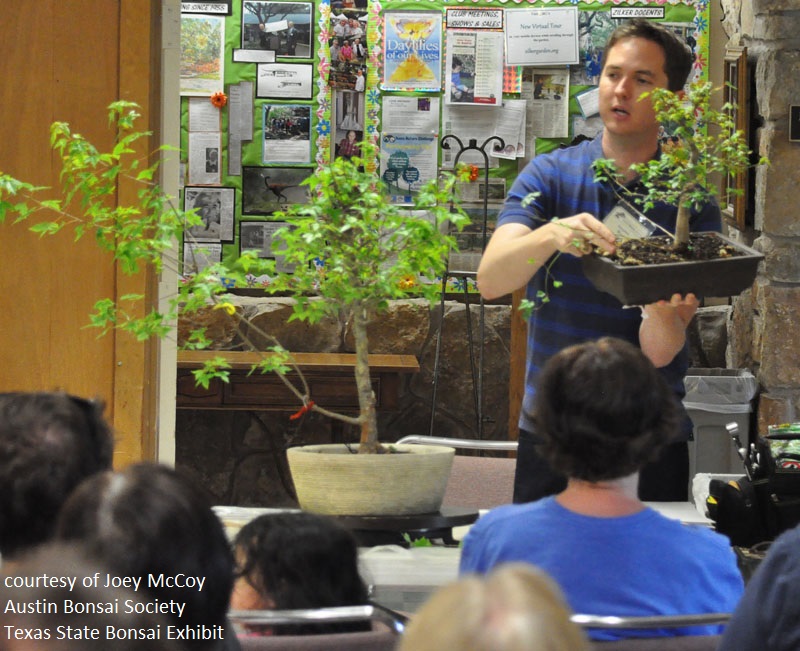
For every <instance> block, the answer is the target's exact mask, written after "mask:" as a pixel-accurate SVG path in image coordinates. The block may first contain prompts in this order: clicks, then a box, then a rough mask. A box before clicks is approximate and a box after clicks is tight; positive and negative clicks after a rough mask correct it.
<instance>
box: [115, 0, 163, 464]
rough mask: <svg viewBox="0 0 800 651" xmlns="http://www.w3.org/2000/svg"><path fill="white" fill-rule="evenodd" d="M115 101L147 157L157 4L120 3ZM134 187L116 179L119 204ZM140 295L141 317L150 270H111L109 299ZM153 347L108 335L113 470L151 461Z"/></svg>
mask: <svg viewBox="0 0 800 651" xmlns="http://www.w3.org/2000/svg"><path fill="white" fill-rule="evenodd" d="M119 20H120V30H119V34H120V37H119V38H120V43H119V92H118V97H119V98H120V99H125V100H130V101H134V102H136V103H137V104H139V105H140V107H141V114H142V117H141V118H140V120H139V128H141V129H144V130H147V131H149V132H151V135H150V136H149V137H148V138H142V139H141V140H139V141H138V143H137V147H138V150H139V151H140V152H141V154H142V155H143V156H153V155H155V154H154V152H156V150H157V149H158V147H159V145H160V144H161V143H160V116H161V97H162V90H161V0H146V1H143V0H120V15H119ZM136 192H137V187H136V183H135V182H134V181H132V180H126V179H121V180H120V182H119V188H118V199H119V201H120V202H125V201H135V198H136ZM125 294H143V295H144V296H145V301H144V305H143V306H142V307H141V308H140V313H141V314H142V315H143V314H144V313H145V312H146V311H147V309H148V308H149V307H151V306H153V305H155V304H156V303H157V300H158V279H157V278H156V276H155V274H154V272H153V271H152V270H149V269H148V270H146V271H143V272H142V273H141V274H138V275H136V276H128V275H125V274H124V273H122V270H121V269H120V267H119V265H118V266H117V270H116V289H115V295H116V298H117V299H118V298H119V297H121V296H124V295H125ZM158 354H159V346H158V342H155V341H146V342H137V341H135V340H134V339H133V338H132V337H131V336H130V335H129V334H127V333H115V334H114V393H113V396H114V398H113V405H112V413H113V422H114V429H115V431H116V432H117V435H118V438H117V446H116V450H115V454H114V465H115V467H120V466H125V465H128V464H129V463H134V462H136V461H141V460H154V459H155V458H156V423H157V416H156V415H157V409H158V387H159V383H158V366H159V360H158Z"/></svg>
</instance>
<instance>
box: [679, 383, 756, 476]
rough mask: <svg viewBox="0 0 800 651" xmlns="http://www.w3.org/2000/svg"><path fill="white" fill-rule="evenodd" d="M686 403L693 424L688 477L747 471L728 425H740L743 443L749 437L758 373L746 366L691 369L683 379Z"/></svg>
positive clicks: (684, 402) (740, 473) (684, 404)
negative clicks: (747, 368) (732, 423)
mask: <svg viewBox="0 0 800 651" xmlns="http://www.w3.org/2000/svg"><path fill="white" fill-rule="evenodd" d="M684 386H685V387H686V396H685V398H684V399H683V406H684V407H685V408H686V411H687V412H688V413H689V417H690V418H691V419H692V423H693V424H694V440H693V441H692V442H690V445H689V477H694V476H695V475H696V474H697V473H713V474H720V473H722V474H724V473H738V474H739V475H742V474H744V465H743V463H742V460H741V459H740V458H739V455H738V454H737V452H736V447H735V446H734V444H733V442H732V440H731V436H730V434H729V433H728V431H727V430H726V429H725V425H727V424H728V423H731V422H735V423H736V424H737V425H738V426H739V439H740V440H741V442H742V444H743V445H747V442H748V441H749V440H750V412H751V411H752V405H751V403H750V401H751V400H752V399H753V398H754V397H755V395H756V393H757V391H758V382H757V381H756V378H755V376H754V375H753V374H752V373H750V371H748V370H746V369H726V368H690V369H689V370H688V371H687V374H686V379H685V380H684Z"/></svg>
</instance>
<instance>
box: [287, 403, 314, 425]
mask: <svg viewBox="0 0 800 651" xmlns="http://www.w3.org/2000/svg"><path fill="white" fill-rule="evenodd" d="M313 407H314V401H313V400H309V401H308V402H303V406H302V407H300V409H299V410H298V411H297V412H296V413H294V414H292V415H291V416H289V420H297V419H298V418H300V416H302V415H303V414H305V413H306V412H308V411H311V409H312V408H313Z"/></svg>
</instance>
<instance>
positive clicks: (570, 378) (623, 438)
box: [534, 337, 680, 482]
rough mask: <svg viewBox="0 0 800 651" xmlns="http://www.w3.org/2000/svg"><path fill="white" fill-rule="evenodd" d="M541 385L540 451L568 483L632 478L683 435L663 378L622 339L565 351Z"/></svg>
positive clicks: (606, 339)
mask: <svg viewBox="0 0 800 651" xmlns="http://www.w3.org/2000/svg"><path fill="white" fill-rule="evenodd" d="M537 386H538V389H537V391H536V401H535V406H534V414H535V422H536V431H537V433H538V434H539V435H540V437H541V441H542V444H541V452H542V455H543V456H544V457H545V458H546V459H547V460H548V461H549V462H550V464H551V466H552V467H553V469H554V470H557V471H558V472H560V473H562V474H564V475H566V476H567V477H572V478H575V479H581V480H584V481H589V482H598V481H605V480H609V479H618V478H621V477H626V476H628V475H631V474H633V473H634V472H636V471H637V470H638V469H639V468H641V467H642V466H643V465H644V464H645V463H647V462H649V461H652V460H653V459H655V458H656V457H657V456H658V453H659V452H660V451H661V449H662V448H663V447H664V446H665V445H666V444H667V443H670V442H671V441H672V440H674V439H675V437H676V435H677V433H678V432H679V431H680V428H679V427H678V422H679V415H678V409H677V402H676V398H675V396H674V394H673V393H672V392H671V391H670V390H669V387H668V386H667V383H666V381H665V380H664V378H663V377H662V375H661V373H659V372H658V370H657V369H656V368H655V367H654V366H653V365H652V364H651V363H650V361H649V360H648V359H647V358H646V357H645V356H644V355H643V354H642V352H641V351H640V350H639V349H638V348H636V347H635V346H633V345H632V344H630V343H628V342H625V341H622V340H621V339H615V338H612V337H603V338H601V339H599V340H597V341H592V342H586V343H583V344H579V345H575V346H571V347H569V348H567V349H564V350H563V351H562V352H561V353H560V354H559V355H558V357H557V358H554V359H553V360H551V362H550V363H548V364H547V365H545V367H544V370H543V371H542V373H541V375H540V376H539V380H538V385H537ZM598 387H602V389H600V390H598Z"/></svg>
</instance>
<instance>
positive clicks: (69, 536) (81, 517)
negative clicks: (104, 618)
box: [57, 463, 235, 649]
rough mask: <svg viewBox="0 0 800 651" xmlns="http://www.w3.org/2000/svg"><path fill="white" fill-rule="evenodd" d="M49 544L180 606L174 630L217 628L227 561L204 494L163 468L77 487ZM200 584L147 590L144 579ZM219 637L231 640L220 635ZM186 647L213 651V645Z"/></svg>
mask: <svg viewBox="0 0 800 651" xmlns="http://www.w3.org/2000/svg"><path fill="white" fill-rule="evenodd" d="M57 537H58V539H60V540H74V541H79V542H80V543H81V544H82V545H83V547H84V548H85V549H86V550H87V553H88V554H89V555H90V556H91V557H92V558H97V559H99V560H100V561H101V562H103V563H105V564H106V565H108V566H109V567H111V569H112V571H114V572H116V574H117V575H119V576H123V577H141V579H142V587H141V588H140V592H141V590H143V589H147V590H148V592H149V594H150V595H151V596H152V597H155V598H158V599H160V600H163V601H169V600H175V601H176V602H179V603H184V604H186V606H185V610H184V612H183V615H182V616H180V617H179V616H178V615H177V614H171V615H170V619H171V621H170V623H171V624H173V625H176V626H180V627H187V626H191V627H197V626H201V625H205V626H207V627H211V626H225V625H226V616H227V611H228V602H229V598H230V592H231V588H232V587H233V554H232V552H231V549H230V544H229V542H228V539H227V537H226V536H225V531H224V529H223V527H222V523H221V522H220V520H219V519H218V518H217V516H216V515H215V514H214V511H213V510H212V508H211V503H210V501H209V500H208V498H207V496H206V494H205V492H204V491H203V490H201V488H200V487H199V486H198V485H196V484H195V482H193V481H190V480H189V479H188V478H186V477H183V476H182V475H181V474H179V473H178V472H176V471H175V470H173V469H172V468H168V467H166V466H163V465H159V464H155V463H139V464H134V465H131V466H128V467H127V468H125V469H124V470H123V471H121V472H106V473H102V474H100V475H96V476H95V477H92V478H90V479H88V480H87V481H85V482H84V483H82V484H81V485H80V486H79V487H78V488H77V489H76V490H75V492H74V493H73V494H72V496H70V498H69V500H67V502H66V503H65V504H64V507H63V509H62V511H61V514H60V516H59V519H58V527H57ZM151 574H152V575H154V576H156V577H158V576H159V575H161V574H164V575H165V576H176V575H178V574H183V575H184V576H186V577H202V578H203V579H205V583H204V585H203V589H202V590H198V589H197V587H190V586H184V587H181V586H174V587H169V586H166V585H152V586H148V585H147V584H148V576H149V575H151ZM225 635H226V637H235V636H234V634H233V632H232V631H230V632H228V631H225ZM186 646H187V647H190V648H196V649H201V648H202V649H206V648H217V647H220V646H222V645H220V644H219V642H218V641H217V642H215V641H213V640H208V641H204V640H190V641H189V642H187V643H186Z"/></svg>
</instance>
